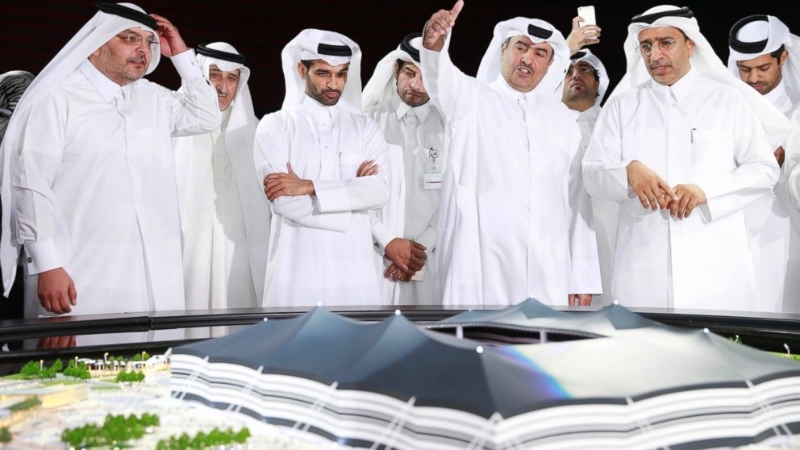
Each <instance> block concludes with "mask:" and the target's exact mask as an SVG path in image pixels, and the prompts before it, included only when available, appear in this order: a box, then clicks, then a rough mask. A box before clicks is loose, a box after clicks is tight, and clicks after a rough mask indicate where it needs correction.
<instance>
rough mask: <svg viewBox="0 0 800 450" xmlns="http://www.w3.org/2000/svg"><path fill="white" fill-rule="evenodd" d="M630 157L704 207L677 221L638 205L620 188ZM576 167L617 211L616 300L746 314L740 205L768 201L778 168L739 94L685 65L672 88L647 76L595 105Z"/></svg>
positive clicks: (747, 281)
mask: <svg viewBox="0 0 800 450" xmlns="http://www.w3.org/2000/svg"><path fill="white" fill-rule="evenodd" d="M634 160H637V161H641V162H642V163H643V164H645V165H646V166H647V167H649V168H650V169H652V170H653V171H655V172H656V173H657V174H658V175H659V176H660V177H661V178H663V179H664V180H665V181H666V182H667V183H668V184H669V185H670V186H673V187H674V186H675V185H678V184H696V185H698V186H699V187H700V188H701V189H702V190H703V192H704V193H705V195H706V198H707V203H706V204H703V205H700V206H698V207H697V208H696V209H695V210H694V211H693V212H692V214H691V215H690V216H689V217H688V218H686V219H683V220H678V219H676V218H673V217H671V216H670V215H669V211H668V210H666V211H665V210H657V211H652V210H650V209H645V208H644V207H642V204H641V202H640V200H639V198H638V197H637V196H636V195H635V193H633V192H632V190H630V189H629V186H628V181H627V171H626V168H627V166H628V164H629V163H630V162H631V161H634ZM583 167H584V168H583V175H584V184H585V186H586V190H587V191H588V192H589V194H590V195H592V196H593V197H599V198H605V199H609V200H616V201H618V202H619V205H620V212H619V217H618V219H619V220H618V227H617V240H616V254H615V259H614V278H613V281H612V288H611V294H612V296H613V298H614V299H615V300H618V301H619V302H620V303H621V304H622V305H624V306H629V307H630V306H634V307H640V306H647V307H659V308H663V307H675V308H694V309H715V310H745V311H748V310H752V308H753V306H754V305H755V300H756V298H757V297H756V295H757V294H756V292H755V290H754V274H753V260H752V255H751V252H750V246H749V243H748V230H747V224H746V222H745V215H744V208H745V207H746V206H748V205H750V204H752V203H753V202H754V201H767V200H766V196H765V194H769V191H770V190H771V189H772V187H773V186H774V185H775V182H776V181H777V179H778V165H777V162H776V161H775V157H774V156H773V155H772V151H771V150H770V145H769V142H768V141H767V138H766V136H765V134H764V131H763V129H762V128H761V126H760V124H759V122H758V118H757V117H756V116H755V114H754V112H753V111H752V109H750V107H749V106H748V104H747V103H746V102H745V100H744V99H743V97H742V95H741V94H740V93H739V91H737V90H736V89H734V88H732V87H730V86H728V85H727V84H723V83H719V82H716V81H713V80H711V79H709V78H706V77H703V76H702V75H700V74H699V73H697V71H696V70H695V69H691V70H690V71H689V72H688V73H687V74H686V75H684V77H682V78H681V79H680V80H679V81H678V82H677V83H675V84H674V85H673V86H671V87H667V86H663V85H660V84H657V83H655V82H654V81H652V80H650V81H648V82H647V83H645V84H644V85H642V86H641V87H639V88H636V89H632V90H630V91H628V92H626V93H624V94H621V95H620V96H618V97H616V98H614V99H612V100H611V101H610V102H608V103H607V104H606V105H605V106H604V107H603V111H602V113H601V114H600V118H599V119H598V121H597V125H596V126H595V130H594V134H593V135H592V139H591V141H590V143H589V147H588V149H587V151H586V156H585V157H584V162H583Z"/></svg>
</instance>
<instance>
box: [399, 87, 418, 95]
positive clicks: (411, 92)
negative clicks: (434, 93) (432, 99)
mask: <svg viewBox="0 0 800 450" xmlns="http://www.w3.org/2000/svg"><path fill="white" fill-rule="evenodd" d="M403 93H404V94H411V95H422V91H418V90H416V89H411V88H409V89H403Z"/></svg>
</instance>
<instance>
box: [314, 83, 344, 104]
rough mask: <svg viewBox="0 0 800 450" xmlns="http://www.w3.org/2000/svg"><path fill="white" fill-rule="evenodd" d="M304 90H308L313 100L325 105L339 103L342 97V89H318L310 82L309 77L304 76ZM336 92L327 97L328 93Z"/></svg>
mask: <svg viewBox="0 0 800 450" xmlns="http://www.w3.org/2000/svg"><path fill="white" fill-rule="evenodd" d="M306 90H307V92H308V96H309V97H311V98H313V99H314V100H316V101H318V102H319V103H321V104H323V105H325V106H333V105H335V104H337V103H339V99H340V98H342V91H341V90H336V89H322V90H318V89H317V87H316V86H314V83H312V82H311V77H307V78H306ZM331 93H336V94H337V95H336V97H329V96H328V94H331Z"/></svg>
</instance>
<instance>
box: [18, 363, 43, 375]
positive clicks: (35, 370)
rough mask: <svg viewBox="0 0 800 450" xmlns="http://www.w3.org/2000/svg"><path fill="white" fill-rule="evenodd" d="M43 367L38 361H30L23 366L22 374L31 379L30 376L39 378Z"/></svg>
mask: <svg viewBox="0 0 800 450" xmlns="http://www.w3.org/2000/svg"><path fill="white" fill-rule="evenodd" d="M40 372H41V369H39V363H38V362H36V361H29V362H28V363H27V364H25V365H24V366H22V370H20V372H19V373H20V375H22V376H23V377H25V378H27V379H30V378H37V377H39V374H40Z"/></svg>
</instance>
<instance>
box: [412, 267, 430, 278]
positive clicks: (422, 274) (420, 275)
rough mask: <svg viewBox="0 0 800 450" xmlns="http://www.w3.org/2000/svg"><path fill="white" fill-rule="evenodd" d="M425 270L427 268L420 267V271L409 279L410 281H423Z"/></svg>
mask: <svg viewBox="0 0 800 450" xmlns="http://www.w3.org/2000/svg"><path fill="white" fill-rule="evenodd" d="M425 269H427V266H422V269H419V270H418V271H417V273H415V274H414V276H413V277H411V280H410V281H423V280H424V279H425Z"/></svg>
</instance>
